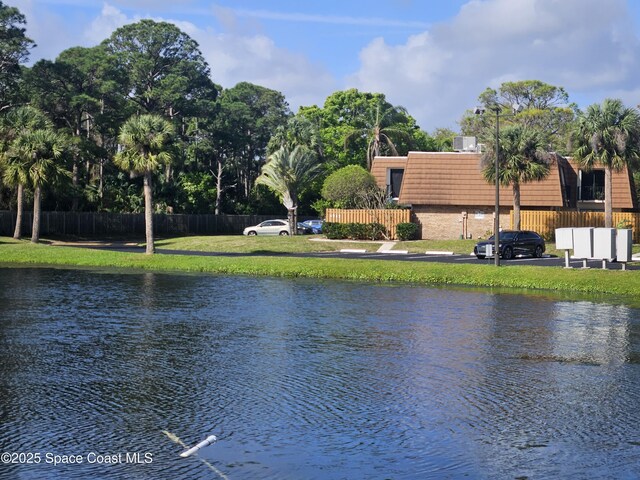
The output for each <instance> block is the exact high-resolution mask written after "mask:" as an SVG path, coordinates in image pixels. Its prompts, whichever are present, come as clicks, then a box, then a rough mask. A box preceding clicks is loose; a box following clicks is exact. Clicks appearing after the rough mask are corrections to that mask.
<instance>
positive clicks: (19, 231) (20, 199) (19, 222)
mask: <svg viewBox="0 0 640 480" xmlns="http://www.w3.org/2000/svg"><path fill="white" fill-rule="evenodd" d="M23 196H24V186H23V185H22V184H21V183H19V184H18V199H17V205H16V228H15V230H14V231H13V238H15V239H16V240H19V239H20V238H21V237H22V211H23V209H24V200H23Z"/></svg>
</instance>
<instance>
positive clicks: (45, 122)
mask: <svg viewBox="0 0 640 480" xmlns="http://www.w3.org/2000/svg"><path fill="white" fill-rule="evenodd" d="M50 127H51V122H50V121H49V119H48V118H47V117H46V116H45V114H44V113H43V112H42V111H40V110H38V109H37V108H34V107H30V106H22V107H18V108H15V109H12V110H10V111H9V112H8V113H7V114H6V115H4V116H2V117H1V118H0V133H1V138H0V161H1V163H2V164H3V165H4V172H3V175H2V179H3V181H4V183H5V184H7V185H9V186H12V187H15V188H16V190H17V199H16V226H15V229H14V231H13V238H15V239H19V238H21V237H22V212H23V210H24V200H23V196H24V186H25V185H26V184H27V182H28V169H29V167H28V162H25V161H24V159H23V158H22V157H21V156H20V155H19V152H17V151H16V149H15V148H12V146H13V144H14V142H16V140H17V138H18V137H19V136H21V135H26V134H27V133H28V132H31V131H34V130H37V129H43V128H50Z"/></svg>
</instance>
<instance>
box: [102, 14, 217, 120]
mask: <svg viewBox="0 0 640 480" xmlns="http://www.w3.org/2000/svg"><path fill="white" fill-rule="evenodd" d="M102 45H103V47H104V48H105V49H106V51H107V52H108V53H109V54H110V55H113V57H114V59H115V62H116V64H117V68H118V70H119V72H120V73H121V74H122V75H123V76H124V78H126V83H127V85H126V90H125V95H126V96H127V97H128V98H129V99H130V100H131V101H132V102H133V103H134V104H136V105H137V106H138V107H140V108H142V109H143V110H144V112H146V113H155V114H159V115H166V116H168V117H170V118H173V117H174V116H176V115H180V116H185V115H197V114H199V113H202V112H203V111H204V109H206V108H208V107H209V106H210V102H212V101H213V100H215V96H216V93H217V90H216V88H215V85H214V84H213V82H212V81H211V78H210V71H209V66H208V65H207V63H206V61H205V60H204V57H203V56H202V53H201V52H200V50H199V48H198V43H197V42H196V41H195V40H193V39H192V38H191V37H189V35H187V34H186V33H184V32H182V31H181V30H180V29H179V28H178V27H176V26H175V25H173V24H171V23H167V22H155V21H153V20H149V19H145V20H141V21H139V22H137V23H132V24H129V25H125V26H123V27H120V28H118V29H117V30H116V31H115V32H113V34H112V35H111V36H110V37H109V38H108V39H107V40H105V41H104V42H103V43H102Z"/></svg>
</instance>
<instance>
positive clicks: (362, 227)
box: [322, 222, 387, 240]
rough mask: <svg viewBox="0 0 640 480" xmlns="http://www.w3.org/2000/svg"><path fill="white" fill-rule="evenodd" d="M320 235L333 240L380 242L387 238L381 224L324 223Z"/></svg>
mask: <svg viewBox="0 0 640 480" xmlns="http://www.w3.org/2000/svg"><path fill="white" fill-rule="evenodd" d="M322 233H324V234H325V235H326V236H327V238H330V239H333V240H339V239H350V240H382V239H384V238H385V236H387V229H386V228H385V226H384V225H382V224H381V223H335V222H325V223H324V224H323V225H322Z"/></svg>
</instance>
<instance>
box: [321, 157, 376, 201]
mask: <svg viewBox="0 0 640 480" xmlns="http://www.w3.org/2000/svg"><path fill="white" fill-rule="evenodd" d="M377 190H379V188H378V185H377V184H376V179H375V177H374V176H373V175H372V174H371V173H370V172H369V171H368V170H367V169H365V168H363V167H361V166H360V165H347V166H346V167H342V168H340V169H338V170H336V171H335V172H333V173H332V174H331V175H329V176H328V177H327V178H326V179H325V181H324V184H323V186H322V198H324V199H325V200H327V201H328V202H330V205H331V206H332V207H335V208H358V207H359V206H360V204H359V200H360V199H362V198H367V197H369V196H370V194H371V192H373V191H377Z"/></svg>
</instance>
